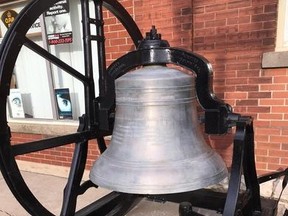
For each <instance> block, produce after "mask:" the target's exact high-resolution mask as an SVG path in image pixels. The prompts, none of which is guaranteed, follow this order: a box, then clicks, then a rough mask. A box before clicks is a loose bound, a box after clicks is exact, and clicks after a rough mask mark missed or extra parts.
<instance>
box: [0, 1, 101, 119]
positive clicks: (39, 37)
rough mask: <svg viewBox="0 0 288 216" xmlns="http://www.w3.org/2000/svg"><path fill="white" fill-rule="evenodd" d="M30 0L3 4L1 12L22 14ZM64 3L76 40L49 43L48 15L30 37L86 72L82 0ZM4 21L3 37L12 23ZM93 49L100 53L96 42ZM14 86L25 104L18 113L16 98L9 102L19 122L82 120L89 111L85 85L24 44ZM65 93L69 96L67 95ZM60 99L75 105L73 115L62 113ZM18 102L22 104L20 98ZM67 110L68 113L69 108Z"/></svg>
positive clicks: (40, 21)
mask: <svg viewBox="0 0 288 216" xmlns="http://www.w3.org/2000/svg"><path fill="white" fill-rule="evenodd" d="M26 2H27V1H25V2H24V1H17V2H14V3H10V4H5V5H0V15H1V16H2V15H3V14H4V13H7V12H8V15H6V16H7V17H8V16H10V14H9V10H11V11H14V12H16V13H19V12H20V10H21V9H22V8H23V7H24V6H25V4H26ZM61 2H62V3H63V2H64V3H67V4H69V13H70V16H69V19H71V25H72V34H71V35H72V37H73V42H72V43H63V44H57V45H49V43H48V41H47V31H46V30H47V29H46V28H45V14H43V15H42V16H41V17H40V18H39V20H37V21H36V22H35V25H33V26H32V27H31V30H30V31H29V32H28V33H27V37H29V38H30V39H31V40H33V41H34V42H35V43H37V44H38V45H40V46H41V47H43V48H44V49H46V50H48V51H49V52H50V53H51V54H53V55H55V56H56V57H57V58H59V59H61V60H62V61H64V62H65V63H67V64H68V65H70V66H71V67H73V68H74V69H76V70H77V71H79V72H81V73H83V74H84V54H83V45H82V26H81V7H80V2H79V1H76V0H70V1H68V0H67V1H61ZM93 8H94V7H92V6H91V14H93ZM10 17H11V16H10ZM66 18H67V17H66ZM7 20H8V19H7ZM0 22H1V24H0V29H1V35H2V36H3V35H4V34H5V32H6V31H7V27H9V26H7V23H5V22H3V21H0ZM46 24H47V22H46ZM58 27H59V26H58ZM50 30H51V29H50ZM92 30H93V29H92ZM93 48H94V49H93V50H94V53H93V56H96V53H97V47H95V46H94V45H93ZM94 79H95V80H97V79H98V72H97V65H94ZM11 88H12V89H13V90H12V89H11V92H12V94H10V96H11V95H12V96H11V97H15V98H20V100H21V102H22V107H20V108H22V110H21V109H18V110H17V109H16V114H15V113H13V110H12V109H13V107H12V106H13V104H12V100H13V99H15V98H10V99H9V104H8V105H9V110H10V112H9V117H10V120H13V119H14V120H15V119H16V120H17V121H21V119H23V118H25V119H26V120H27V119H31V120H32V119H52V120H57V119H61V118H64V119H66V118H69V119H70V118H71V119H74V120H78V117H79V116H81V115H82V114H83V113H84V111H85V107H84V88H83V84H82V83H81V82H80V81H78V80H77V79H75V78H73V77H72V76H70V75H69V74H67V73H66V72H64V71H62V70H61V69H60V68H58V67H56V66H54V65H53V64H51V63H49V62H48V61H46V60H45V59H44V58H42V57H41V56H39V55H38V54H36V53H34V52H33V51H31V50H30V49H28V48H26V47H24V46H23V47H22V49H21V51H20V53H19V56H18V59H17V61H16V65H15V68H14V74H13V79H12V82H11ZM95 90H96V95H97V94H98V87H97V82H95ZM64 94H65V98H64V97H63V95H64ZM61 96H62V97H61ZM67 96H68V97H67ZM60 99H61V100H62V105H63V104H64V105H65V106H66V107H67V106H68V105H69V106H70V105H71V107H72V115H64V114H63V115H62V114H61V113H60V112H61V110H60V108H61V107H60V106H59V103H60ZM14 101H16V100H14ZM64 102H65V103H64ZM69 103H70V104H69ZM14 105H15V104H14ZM17 105H18V107H19V101H18V104H17ZM14 111H15V110H14ZM64 111H65V112H66V113H67V110H64ZM17 112H18V113H17ZM21 112H23V115H20V114H21ZM19 113H20V114H19ZM63 113H64V112H63Z"/></svg>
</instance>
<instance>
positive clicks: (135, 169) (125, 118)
mask: <svg viewBox="0 0 288 216" xmlns="http://www.w3.org/2000/svg"><path fill="white" fill-rule="evenodd" d="M194 103H196V93H195V86H194V77H193V76H190V75H187V74H184V73H182V72H180V71H178V70H175V69H169V68H167V67H164V66H147V67H143V68H141V69H138V70H135V71H133V72H129V73H126V74H125V75H123V76H122V77H120V78H119V79H117V80H116V116H115V125H114V130H113V136H112V141H111V143H110V145H109V147H108V148H107V150H106V151H105V152H104V153H103V154H102V155H101V156H100V158H99V159H98V160H97V161H96V162H95V164H94V166H93V168H92V170H91V172H90V179H91V181H92V182H93V183H95V184H96V185H98V186H100V187H105V188H108V189H111V190H113V191H119V192H125V193H135V194H167V193H178V192H186V191H192V190H196V189H199V188H203V187H206V186H209V185H212V184H216V183H218V182H220V181H221V180H223V179H224V178H225V177H226V176H227V169H226V166H225V163H224V162H223V160H222V158H221V157H220V156H219V155H218V154H217V153H216V152H215V151H214V150H213V149H211V148H210V147H209V146H208V145H207V144H206V143H205V141H204V138H203V136H202V134H201V132H200V130H199V128H198V127H199V125H198V120H197V111H196V106H195V104H194Z"/></svg>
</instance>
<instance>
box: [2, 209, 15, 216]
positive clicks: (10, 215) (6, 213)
mask: <svg viewBox="0 0 288 216" xmlns="http://www.w3.org/2000/svg"><path fill="white" fill-rule="evenodd" d="M0 212H2V213H4V214H5V215H9V216H13V215H12V214H9V213H8V212H6V211H3V210H1V209H0Z"/></svg>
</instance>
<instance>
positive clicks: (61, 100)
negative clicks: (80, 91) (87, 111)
mask: <svg viewBox="0 0 288 216" xmlns="http://www.w3.org/2000/svg"><path fill="white" fill-rule="evenodd" d="M55 97H56V103H57V108H58V117H59V119H72V104H71V99H70V93H69V88H61V89H55Z"/></svg>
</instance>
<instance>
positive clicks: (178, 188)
mask: <svg viewBox="0 0 288 216" xmlns="http://www.w3.org/2000/svg"><path fill="white" fill-rule="evenodd" d="M226 177H228V170H227V168H226V167H225V168H224V169H223V170H221V171H220V172H218V173H217V174H216V175H214V176H210V177H209V178H207V179H201V180H202V181H201V184H198V183H197V184H196V185H195V180H194V181H193V182H189V183H186V184H177V185H173V186H171V185H167V186H166V187H167V188H164V189H163V188H159V186H147V185H144V186H143V185H137V186H135V185H133V186H131V187H127V185H121V184H115V182H109V181H107V179H105V178H102V177H100V176H99V175H95V174H92V172H90V175H89V178H90V180H91V181H92V182H93V183H94V184H96V185H97V186H98V187H102V188H106V189H109V190H112V191H116V192H121V193H129V194H151V195H156V194H175V193H184V192H189V191H194V190H198V189H202V188H206V187H209V186H212V185H215V184H218V183H220V182H221V181H223V180H224V179H225V178H226ZM95 179H97V180H96V181H95ZM111 185H112V186H111ZM161 187H163V186H161Z"/></svg>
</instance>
